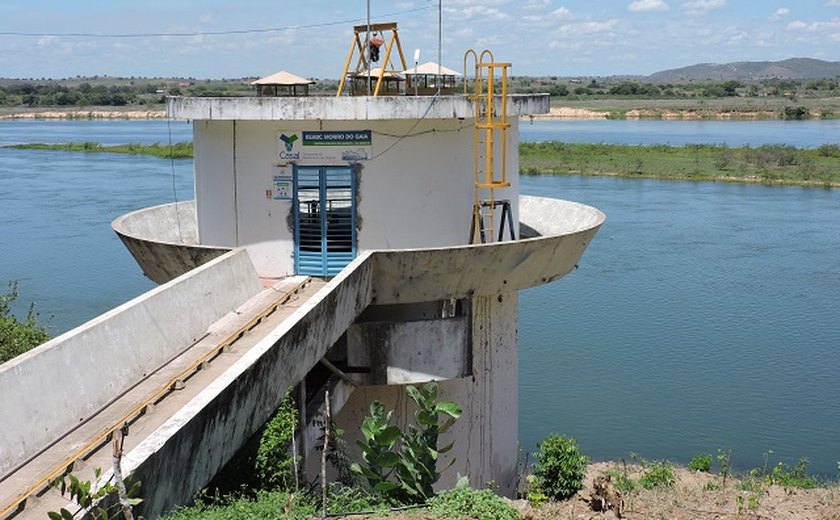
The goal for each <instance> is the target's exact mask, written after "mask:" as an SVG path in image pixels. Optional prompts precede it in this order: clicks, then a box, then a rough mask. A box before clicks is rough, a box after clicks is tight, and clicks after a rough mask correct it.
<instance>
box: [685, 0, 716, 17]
mask: <svg viewBox="0 0 840 520" xmlns="http://www.w3.org/2000/svg"><path fill="white" fill-rule="evenodd" d="M726 3H727V0H684V1H683V5H682V6H683V9H685V10H686V12H687V13H688V14H703V13H705V12H706V11H711V10H712V9H720V8H722V7H726Z"/></svg>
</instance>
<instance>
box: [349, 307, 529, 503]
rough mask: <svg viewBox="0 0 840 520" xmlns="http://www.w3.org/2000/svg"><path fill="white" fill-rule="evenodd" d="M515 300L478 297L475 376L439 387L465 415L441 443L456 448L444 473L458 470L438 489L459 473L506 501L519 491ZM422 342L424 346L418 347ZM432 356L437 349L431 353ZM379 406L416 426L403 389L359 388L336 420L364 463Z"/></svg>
mask: <svg viewBox="0 0 840 520" xmlns="http://www.w3.org/2000/svg"><path fill="white" fill-rule="evenodd" d="M517 317H518V310H517V294H516V293H515V292H506V293H503V294H498V295H495V296H492V297H480V298H475V299H474V300H473V304H472V317H471V322H472V330H471V336H472V345H473V351H472V367H471V368H472V376H471V377H464V378H458V379H452V380H448V381H441V382H440V383H439V384H438V389H439V396H440V397H439V398H440V400H450V401H455V402H456V403H458V404H459V405H460V406H461V407H462V409H463V415H462V416H461V418H460V419H459V420H458V421H457V422H456V423H455V424H454V425H453V427H452V428H451V429H450V430H449V431H448V432H447V433H446V434H444V435H443V436H441V438H440V440H439V443H440V444H439V445H440V446H444V445H446V444H448V443H450V442H454V443H455V445H454V447H453V449H452V451H450V452H449V453H447V454H445V455H443V456H442V458H441V462H440V463H439V465H438V467H439V468H443V467H446V466H447V464H449V461H450V460H452V459H454V460H455V463H454V464H453V466H452V467H451V468H449V470H447V471H446V472H445V473H444V474H443V476H442V477H441V479H440V481H439V482H438V488H439V489H445V488H449V487H452V486H453V485H454V484H455V481H456V476H457V474H459V473H460V474H461V475H466V476H468V477H469V478H470V484H471V485H473V486H474V487H477V488H480V487H484V486H485V485H487V484H488V483H491V482H492V483H493V485H494V488H495V489H496V490H497V491H498V492H499V493H501V494H503V495H506V496H512V495H513V493H514V491H515V484H516V467H517V455H518V451H517V438H518V431H517V428H518V421H517V417H518V408H517V385H518V382H517V377H518V376H517V373H518V360H517V328H516V327H517ZM418 343H419V341H418ZM427 348H428V353H429V354H430V355H435V352H434V346H433V345H430V346H428V347H427ZM374 400H379V401H382V402H383V403H385V405H386V406H387V407H388V408H389V409H392V410H394V411H395V413H394V418H393V422H394V424H398V425H399V426H400V428H402V429H403V431H405V428H406V426H407V425H408V424H410V423H413V422H414V411H415V407H414V404H413V402H412V401H411V399H410V398H409V397H408V396H407V395H406V394H405V387H404V386H398V385H392V386H365V387H359V388H357V389H356V391H355V392H353V394H352V395H351V396H350V399H349V400H348V401H347V403H346V404H345V405H344V408H342V411H341V413H340V414H339V415H338V416H337V417H336V423H337V424H338V426H339V427H341V428H343V429H344V431H345V440H346V441H347V444H348V446H349V447H351V449H352V451H353V453H354V457H355V458H356V459H360V456H359V454H358V449H357V448H356V445H355V441H356V440H362V436H361V433H360V431H359V424H361V422H362V420H363V419H364V417H365V416H366V415H367V414H368V413H369V406H370V403H371V402H372V401H374Z"/></svg>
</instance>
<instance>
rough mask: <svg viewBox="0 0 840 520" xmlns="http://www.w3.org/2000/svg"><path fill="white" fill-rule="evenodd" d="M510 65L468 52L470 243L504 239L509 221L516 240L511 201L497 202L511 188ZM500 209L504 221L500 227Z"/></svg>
mask: <svg viewBox="0 0 840 520" xmlns="http://www.w3.org/2000/svg"><path fill="white" fill-rule="evenodd" d="M470 58H472V60H473V81H472V91H471V92H470V90H469V76H468V72H469V70H468V63H469V59H470ZM510 66H511V64H510V63H506V62H497V61H496V59H495V57H494V56H493V53H492V52H491V51H490V50H487V49H485V50H483V51H481V52H480V53H478V52H476V51H475V50H473V49H468V50H467V52H465V53H464V94H465V95H466V96H467V97H468V98H469V99H470V100H471V101H472V102H473V118H474V119H473V121H474V128H473V155H474V158H473V170H474V171H473V181H474V184H475V196H474V200H473V216H472V223H471V225H470V243H471V244H474V243H476V241H477V240H480V241H481V243H485V242H486V241H487V240H489V241H493V240H497V238H496V229H497V227H498V229H499V233H498V240H503V239H504V232H505V229H506V228H505V222H506V221H507V222H508V223H509V230H510V239H511V240H515V239H516V235H515V233H514V229H513V222H512V219H511V213H510V202H509V201H508V200H507V199H503V200H497V199H496V190H497V189H502V188H508V187H510V182H509V181H508V179H507V141H508V139H507V130H508V128H510V123H509V122H508V119H507V97H508V88H507V81H508V72H509V70H510ZM497 208H501V209H500V212H501V214H500V215H499V217H500V218H501V222H500V225H499V226H496V220H497V215H496V212H497Z"/></svg>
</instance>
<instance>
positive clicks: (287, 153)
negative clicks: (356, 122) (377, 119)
mask: <svg viewBox="0 0 840 520" xmlns="http://www.w3.org/2000/svg"><path fill="white" fill-rule="evenodd" d="M372 139H373V138H372V134H371V131H370V130H316V131H302V132H282V133H281V134H280V135H278V136H277V144H278V152H277V157H278V159H280V160H281V161H350V162H356V161H366V160H368V159H370V158H371V154H372V152H371V149H372V146H371V145H372V143H373V140H372Z"/></svg>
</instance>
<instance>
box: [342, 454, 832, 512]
mask: <svg viewBox="0 0 840 520" xmlns="http://www.w3.org/2000/svg"><path fill="white" fill-rule="evenodd" d="M621 468H622V466H621V465H619V464H617V463H610V462H599V463H594V464H591V465H590V466H589V469H588V474H587V479H586V487H585V488H584V489H583V490H582V491H580V492H579V493H578V494H577V495H576V496H574V497H573V498H571V499H569V500H566V501H563V502H556V503H548V504H546V505H543V506H542V507H540V508H533V507H531V506H529V505H528V503H527V502H526V501H524V500H517V501H513V504H514V506H516V507H517V509H519V510H520V512H521V513H522V518H523V519H524V520H601V519H606V520H613V519H615V518H617V516H616V514H615V513H614V512H613V511H607V512H595V511H593V510H592V509H591V508H590V506H589V502H588V499H589V496H590V493H591V492H592V481H593V479H595V478H596V477H598V476H601V475H604V474H605V472H607V471H608V470H617V471H621ZM641 471H642V468H641V467H640V466H627V472H628V476H630V477H631V478H633V479H638V477H639V476H640V475H641ZM675 474H676V478H677V482H676V484H675V485H674V486H672V487H667V488H661V489H655V490H645V489H639V490H638V491H634V492H633V493H630V494H629V495H625V496H624V503H625V510H624V516H623V518H626V519H629V520H654V519H655V520H660V519H661V520H840V486H838V485H836V484H834V485H832V486H831V487H828V488H822V489H808V490H805V489H785V488H783V487H781V486H778V485H773V486H768V485H766V484H764V483H760V484H754V485H745V484H744V482H743V481H741V480H737V479H732V478H729V479H728V480H727V482H726V485H725V486H723V485H722V479H721V476H720V475H715V474H709V473H696V472H692V471H690V470H688V469H686V468H675ZM739 497H740V498H739ZM350 518H354V519H358V518H366V519H369V520H373V519H374V518H379V519H381V518H383V517H382V516H379V517H359V516H353V517H350ZM385 518H387V519H388V520H437V517H435V516H433V515H431V514H429V513H427V512H422V511H419V512H415V513H411V514H398V515H389V516H387V517H385Z"/></svg>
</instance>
